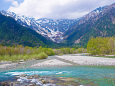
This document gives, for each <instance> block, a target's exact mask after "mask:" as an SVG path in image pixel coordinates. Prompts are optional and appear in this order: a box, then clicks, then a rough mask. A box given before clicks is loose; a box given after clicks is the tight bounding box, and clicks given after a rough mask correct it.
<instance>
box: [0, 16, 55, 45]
mask: <svg viewBox="0 0 115 86" xmlns="http://www.w3.org/2000/svg"><path fill="white" fill-rule="evenodd" d="M0 44H2V45H17V44H18V45H24V46H48V45H49V46H50V45H53V42H51V41H50V40H47V39H46V38H44V37H43V36H41V35H39V34H38V33H36V32H35V31H34V30H31V29H29V28H26V27H23V26H21V25H20V24H18V23H17V22H16V21H15V20H14V19H13V18H11V17H6V16H3V15H2V14H0Z"/></svg>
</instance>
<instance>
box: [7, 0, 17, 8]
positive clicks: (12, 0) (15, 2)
mask: <svg viewBox="0 0 115 86" xmlns="http://www.w3.org/2000/svg"><path fill="white" fill-rule="evenodd" d="M5 1H6V2H11V3H12V6H11V8H12V7H13V8H15V7H18V6H19V4H18V2H17V1H16V0H5Z"/></svg>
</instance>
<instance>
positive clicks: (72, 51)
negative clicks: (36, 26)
mask: <svg viewBox="0 0 115 86" xmlns="http://www.w3.org/2000/svg"><path fill="white" fill-rule="evenodd" d="M54 52H55V54H56V55H63V54H77V53H86V52H87V50H86V49H84V48H78V49H76V48H60V49H55V50H54Z"/></svg>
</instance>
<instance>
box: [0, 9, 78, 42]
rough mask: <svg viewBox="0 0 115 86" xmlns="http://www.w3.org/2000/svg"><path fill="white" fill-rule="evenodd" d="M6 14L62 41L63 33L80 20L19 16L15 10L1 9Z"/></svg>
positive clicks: (40, 32)
mask: <svg viewBox="0 0 115 86" xmlns="http://www.w3.org/2000/svg"><path fill="white" fill-rule="evenodd" d="M1 13H2V14H3V15H5V16H10V17H12V18H14V19H15V20H16V21H17V22H18V23H19V24H21V25H23V26H25V27H29V28H31V29H33V30H35V31H36V32H37V33H39V34H41V35H42V36H44V37H46V38H50V39H51V40H52V41H54V42H57V43H60V42H61V41H62V40H63V33H64V32H65V31H67V30H68V29H69V27H70V26H71V25H73V24H74V23H75V22H77V21H78V19H58V20H56V19H47V18H40V19H35V18H31V17H26V16H19V15H17V14H15V13H13V12H8V11H1Z"/></svg>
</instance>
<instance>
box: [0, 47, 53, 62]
mask: <svg viewBox="0 0 115 86" xmlns="http://www.w3.org/2000/svg"><path fill="white" fill-rule="evenodd" d="M54 54H55V53H54V51H53V49H51V48H42V47H39V48H36V47H34V48H32V47H23V46H22V45H18V46H13V47H6V46H0V61H1V60H3V61H19V60H29V59H45V58H47V57H48V56H51V55H54Z"/></svg>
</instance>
